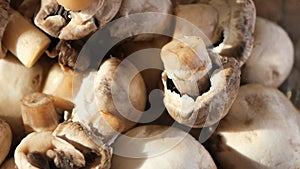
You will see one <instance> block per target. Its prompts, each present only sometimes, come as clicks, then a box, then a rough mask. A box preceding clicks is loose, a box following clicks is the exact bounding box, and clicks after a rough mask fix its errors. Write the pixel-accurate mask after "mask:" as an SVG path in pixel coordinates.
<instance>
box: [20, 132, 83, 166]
mask: <svg viewBox="0 0 300 169" xmlns="http://www.w3.org/2000/svg"><path fill="white" fill-rule="evenodd" d="M14 158H15V163H16V165H17V167H18V168H19V169H27V168H28V169H29V168H31V169H38V168H45V169H50V168H54V167H55V168H81V167H84V165H85V163H86V162H85V159H84V156H83V154H82V153H81V152H79V151H78V150H77V149H75V147H74V146H72V145H71V144H69V143H68V142H66V141H65V140H63V139H60V138H58V137H55V136H53V135H52V134H51V133H49V132H41V133H36V132H34V133H31V134H29V135H27V136H26V137H25V138H24V139H23V140H22V141H21V143H20V144H19V145H18V146H17V148H16V150H15V153H14Z"/></svg>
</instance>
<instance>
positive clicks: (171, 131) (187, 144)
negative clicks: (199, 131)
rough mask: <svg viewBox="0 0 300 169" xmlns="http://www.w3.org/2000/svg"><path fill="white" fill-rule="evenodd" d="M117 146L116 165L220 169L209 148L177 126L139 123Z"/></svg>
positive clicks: (116, 168) (146, 168)
mask: <svg viewBox="0 0 300 169" xmlns="http://www.w3.org/2000/svg"><path fill="white" fill-rule="evenodd" d="M114 148H115V154H114V156H113V159H112V169H150V168H153V167H155V166H157V165H158V164H159V168H164V169H185V168H189V169H216V165H215V163H214V161H213V160H212V158H211V156H210V154H209V153H208V152H207V151H206V150H205V148H204V147H203V146H202V145H201V144H200V143H199V142H198V141H196V140H195V138H193V137H192V136H191V135H189V134H188V133H185V132H183V131H181V130H179V129H177V128H175V127H167V126H155V125H147V126H139V127H136V128H134V129H131V130H129V131H128V132H127V133H126V135H125V136H121V137H119V138H118V139H117V141H116V143H115V144H114ZM119 153H121V154H119ZM122 153H125V154H122ZM127 155H128V156H127Z"/></svg>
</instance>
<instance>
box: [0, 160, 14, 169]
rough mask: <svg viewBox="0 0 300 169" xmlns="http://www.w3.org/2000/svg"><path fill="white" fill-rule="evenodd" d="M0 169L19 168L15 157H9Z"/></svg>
mask: <svg viewBox="0 0 300 169" xmlns="http://www.w3.org/2000/svg"><path fill="white" fill-rule="evenodd" d="M0 169H17V166H16V163H15V159H14V158H9V159H7V160H5V161H4V163H3V164H2V165H1V166H0Z"/></svg>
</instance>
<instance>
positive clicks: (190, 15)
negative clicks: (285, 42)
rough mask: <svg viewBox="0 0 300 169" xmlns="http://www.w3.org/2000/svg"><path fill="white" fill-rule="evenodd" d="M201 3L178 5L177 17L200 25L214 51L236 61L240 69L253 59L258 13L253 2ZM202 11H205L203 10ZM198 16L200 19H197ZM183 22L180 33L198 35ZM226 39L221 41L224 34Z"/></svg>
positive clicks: (212, 0) (200, 1)
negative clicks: (213, 44)
mask: <svg viewBox="0 0 300 169" xmlns="http://www.w3.org/2000/svg"><path fill="white" fill-rule="evenodd" d="M198 2H199V3H200V4H185V5H177V8H176V15H177V16H179V17H182V18H184V19H187V20H188V21H189V22H191V23H192V24H194V25H196V26H197V27H198V28H199V29H200V30H201V31H202V32H204V33H205V34H206V36H208V38H209V39H210V40H211V41H212V42H213V43H216V42H219V43H220V44H217V45H218V46H216V47H214V48H213V51H214V52H216V53H218V54H219V55H221V56H226V57H234V58H236V59H237V60H238V61H239V63H240V66H242V65H243V64H244V63H245V61H246V60H247V59H248V57H249V56H250V53H251V50H252V47H253V32H254V24H255V17H256V11H255V6H254V3H253V1H252V0H243V1H237V0H228V1H219V0H209V1H207V0H199V1H198ZM199 9H202V10H199ZM195 16H197V17H195ZM183 24H184V23H182V22H177V25H176V27H177V29H179V30H177V31H175V37H176V34H182V35H185V36H198V35H195V34H194V31H191V29H192V28H188V27H186V26H185V25H183ZM192 30H193V29H192ZM221 31H222V32H223V37H224V39H221V36H220V32H221Z"/></svg>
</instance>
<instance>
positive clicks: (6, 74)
mask: <svg viewBox="0 0 300 169" xmlns="http://www.w3.org/2000/svg"><path fill="white" fill-rule="evenodd" d="M0 74H1V79H2V80H1V81H0V93H1V97H0V118H2V119H4V120H6V121H7V122H8V123H9V125H10V126H11V128H12V131H13V134H14V142H18V141H19V140H20V139H21V138H22V137H23V136H24V127H23V122H22V115H21V107H20V106H19V105H20V100H22V98H23V97H24V96H25V95H27V94H29V93H33V92H38V91H40V90H41V86H42V80H43V68H42V66H41V65H40V64H35V65H34V66H33V67H32V68H26V67H24V66H23V65H22V64H21V63H20V62H19V61H18V60H17V58H16V57H14V56H12V55H11V54H8V56H6V58H5V59H1V60H0Z"/></svg>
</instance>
